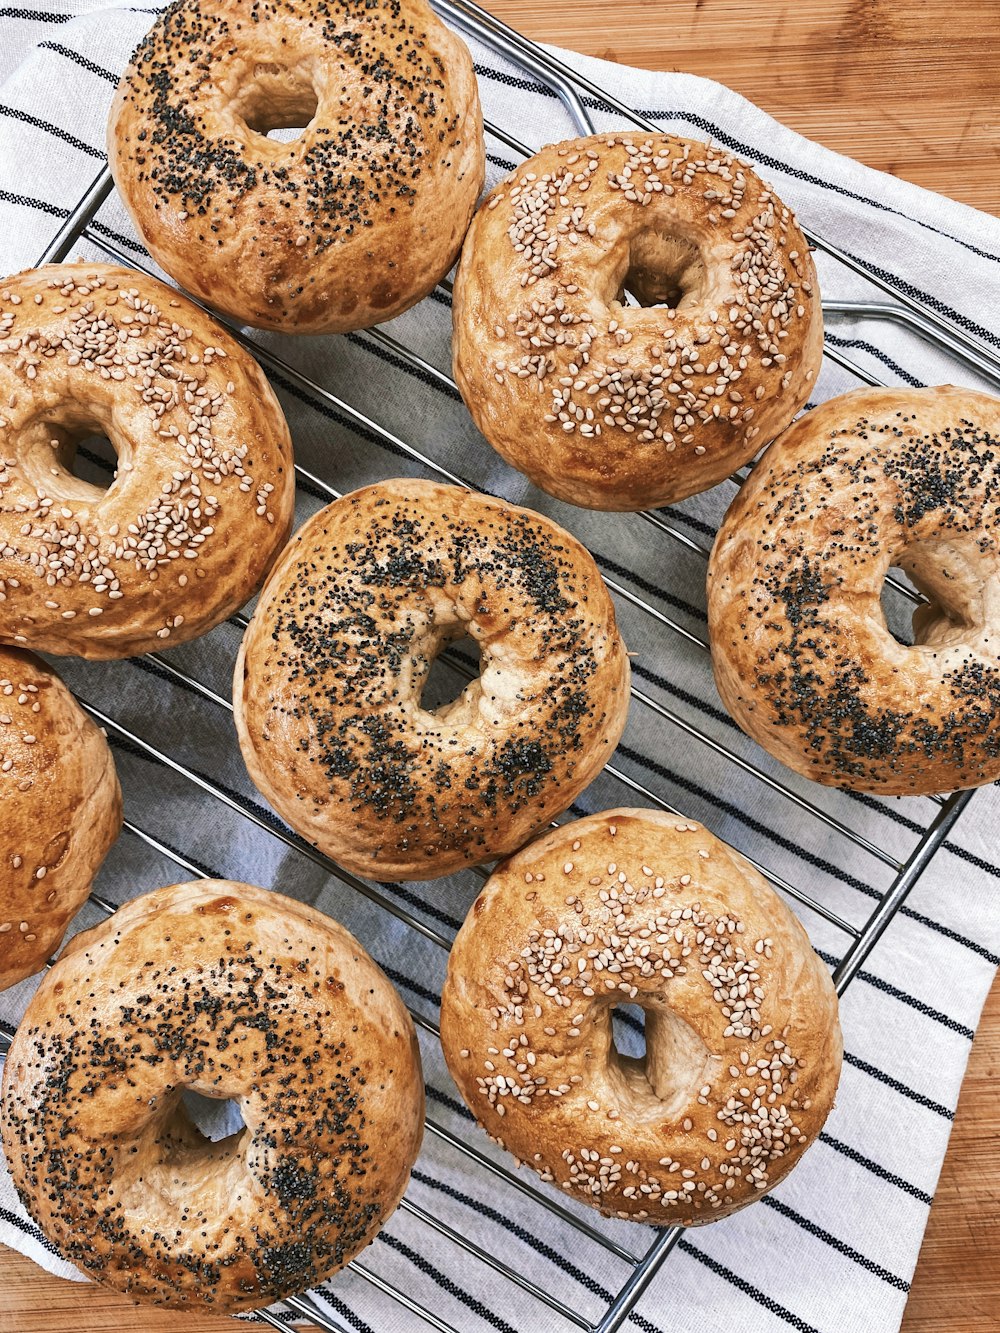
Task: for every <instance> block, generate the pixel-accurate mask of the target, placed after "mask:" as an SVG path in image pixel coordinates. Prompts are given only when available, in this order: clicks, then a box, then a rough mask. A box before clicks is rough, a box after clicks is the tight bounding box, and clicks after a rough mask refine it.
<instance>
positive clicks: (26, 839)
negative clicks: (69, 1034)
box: [0, 648, 122, 990]
mask: <svg viewBox="0 0 1000 1333" xmlns="http://www.w3.org/2000/svg"><path fill="white" fill-rule="evenodd" d="M121 824H122V794H121V789H120V788H119V786H118V778H117V775H116V773H115V765H114V761H113V759H112V758H111V751H110V749H109V748H108V743H107V741H106V740H105V739H104V736H103V734H102V733H101V732H100V731H99V730H98V728H97V727H96V726H95V725H94V723H93V722H91V720H90V718H89V717H87V715H86V713H84V711H83V709H82V708H81V707H80V705H79V704H78V703H77V702H76V700H75V699H74V698H73V696H72V695H71V694H70V692H69V690H68V689H67V688H66V686H65V685H64V684H63V683H62V681H61V680H60V679H59V677H58V676H57V675H56V674H55V673H54V672H53V671H51V670H50V669H49V668H48V667H47V666H46V665H45V663H44V662H41V661H40V660H39V659H38V658H37V657H35V656H34V655H33V654H32V653H26V652H22V651H20V650H18V649H14V648H0V990H3V989H5V988H6V987H7V986H13V985H14V983H15V982H17V981H23V980H24V978H25V977H29V976H31V974H32V973H33V972H37V971H39V969H40V968H41V967H42V966H43V964H44V963H45V960H46V959H47V958H48V957H49V955H50V954H52V953H53V952H54V951H55V949H56V948H57V947H58V945H59V943H60V941H61V940H62V937H63V935H64V934H65V932H66V927H67V926H68V925H69V923H70V921H71V920H72V919H73V917H74V916H75V915H76V912H77V910H78V908H79V907H80V906H81V904H82V903H84V902H85V901H86V899H87V895H88V894H89V893H90V887H91V884H92V883H93V879H94V876H95V875H96V874H97V871H98V868H99V867H100V865H101V862H102V861H103V860H104V858H105V856H106V855H107V853H108V849H109V848H110V847H111V844H112V843H113V842H114V841H115V839H116V838H117V837H118V833H119V830H120V829H121Z"/></svg>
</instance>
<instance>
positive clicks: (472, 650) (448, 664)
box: [420, 634, 480, 713]
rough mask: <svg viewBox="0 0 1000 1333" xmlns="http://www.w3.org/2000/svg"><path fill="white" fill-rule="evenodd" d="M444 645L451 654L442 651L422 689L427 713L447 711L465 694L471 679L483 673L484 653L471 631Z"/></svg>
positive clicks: (421, 699)
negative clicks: (482, 656) (481, 659)
mask: <svg viewBox="0 0 1000 1333" xmlns="http://www.w3.org/2000/svg"><path fill="white" fill-rule="evenodd" d="M444 647H446V648H447V650H448V657H447V658H445V657H443V655H442V653H438V655H437V656H436V657H435V658H434V660H433V662H432V663H431V666H430V670H429V671H428V673H427V679H426V680H425V681H424V688H423V689H422V690H421V692H420V707H421V708H422V709H423V711H424V712H425V713H443V712H447V710H448V709H449V708H450V707H451V706H452V705H453V704H455V703H457V702H458V700H459V699H460V698H461V697H462V693H463V691H464V690H465V689H466V688H467V686H468V685H469V682H470V681H471V680H475V679H476V677H477V676H478V675H479V670H480V652H479V643H478V641H477V640H476V639H473V638H471V637H470V636H469V635H468V634H467V635H465V636H464V637H463V638H461V639H453V640H452V641H451V642H450V643H449V644H445V645H444Z"/></svg>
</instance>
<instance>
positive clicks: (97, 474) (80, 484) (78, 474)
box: [21, 422, 121, 502]
mask: <svg viewBox="0 0 1000 1333" xmlns="http://www.w3.org/2000/svg"><path fill="white" fill-rule="evenodd" d="M21 464H22V467H23V468H24V473H25V476H26V477H27V479H28V480H29V481H30V482H31V484H32V485H33V486H35V487H36V488H37V489H38V490H39V491H41V492H42V493H44V494H45V495H48V496H50V497H51V498H52V499H53V500H85V501H86V500H89V501H95V502H96V501H98V500H100V499H101V498H103V496H104V495H105V493H106V492H107V491H109V490H110V489H111V487H112V486H113V485H114V482H115V479H116V478H117V476H118V470H119V466H120V464H121V458H120V455H119V449H118V447H117V446H116V445H115V443H114V442H113V441H112V439H111V438H110V437H109V436H108V435H107V434H106V433H105V431H104V429H103V426H102V424H101V423H98V422H80V423H77V422H71V423H68V424H63V423H59V424H57V423H55V422H43V423H41V425H40V426H39V427H37V428H36V429H34V430H33V431H32V433H31V436H30V439H29V441H28V442H27V445H26V447H24V448H23V450H22V454H21Z"/></svg>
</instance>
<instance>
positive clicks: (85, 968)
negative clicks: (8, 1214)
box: [0, 880, 424, 1313]
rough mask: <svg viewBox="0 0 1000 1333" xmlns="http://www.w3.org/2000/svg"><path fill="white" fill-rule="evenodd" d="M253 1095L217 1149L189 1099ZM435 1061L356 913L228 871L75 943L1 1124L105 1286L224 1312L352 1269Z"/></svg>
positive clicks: (399, 1170)
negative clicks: (322, 906) (365, 939)
mask: <svg viewBox="0 0 1000 1333" xmlns="http://www.w3.org/2000/svg"><path fill="white" fill-rule="evenodd" d="M185 1090H190V1091H193V1092H196V1093H199V1094H201V1095H202V1096H204V1097H211V1098H216V1099H220V1100H225V1099H227V1098H228V1099H233V1100H234V1101H236V1102H237V1103H238V1105H239V1109H240V1111H241V1113H242V1117H243V1121H244V1128H243V1129H241V1130H240V1131H238V1132H237V1133H235V1134H232V1135H230V1136H229V1137H227V1138H224V1139H221V1140H219V1141H217V1142H212V1141H210V1140H209V1139H208V1138H207V1137H205V1136H204V1135H203V1134H202V1133H201V1131H200V1130H199V1129H198V1128H197V1127H196V1126H195V1124H194V1123H193V1121H192V1120H191V1119H190V1117H189V1116H188V1113H187V1111H186V1109H185V1107H184V1105H183V1103H182V1101H181V1094H182V1092H183V1091H185ZM423 1106H424V1089H423V1080H422V1075H421V1069H420V1054H419V1050H418V1048H417V1043H416V1036H415V1033H414V1030H413V1024H412V1022H411V1020H410V1017H409V1014H408V1013H407V1012H406V1009H405V1007H404V1006H403V1002H402V1001H401V1000H400V998H399V996H398V995H397V993H396V991H395V990H394V989H393V987H392V985H391V984H390V983H389V981H388V980H387V979H386V977H385V975H384V974H383V973H382V972H381V970H380V969H379V968H378V967H376V965H375V964H374V963H373V962H372V960H371V959H370V958H369V957H368V955H367V954H366V953H365V951H364V950H363V949H362V948H361V946H360V945H359V944H358V942H357V940H355V939H353V938H352V936H351V935H349V934H348V933H347V931H346V930H344V929H343V928H342V927H341V926H339V925H338V924H337V923H336V922H335V921H331V920H330V919H329V918H328V917H325V916H323V915H322V913H320V912H317V911H315V910H313V909H312V908H310V907H306V906H304V905H303V904H302V903H300V902H296V901H293V900H292V899H290V898H285V897H283V896H282V895H280V894H277V893H269V892H267V890H265V889H257V888H252V887H250V886H249V885H246V884H234V883H231V882H230V881H229V880H203V881H201V882H200V883H197V884H175V885H173V886H171V887H170V888H166V889H158V890H156V891H155V892H153V893H148V894H145V895H144V896H142V897H140V898H136V899H134V900H133V901H131V902H129V903H127V904H126V905H125V906H124V907H121V908H119V909H118V911H117V912H116V913H115V915H114V917H112V918H111V919H109V920H108V921H106V922H103V923H102V924H101V925H100V926H97V927H95V929H93V930H89V931H86V932H84V933H83V934H82V935H77V936H75V937H74V939H73V940H72V941H71V942H70V944H69V945H68V946H67V949H66V950H65V952H64V953H63V955H62V957H61V958H60V959H59V961H58V962H57V963H56V964H55V966H54V967H53V968H52V970H51V971H50V972H49V973H48V975H47V976H46V977H45V978H44V979H43V981H42V984H41V985H40V987H39V989H38V991H37V993H36V994H35V996H34V998H33V999H32V1001H31V1003H30V1005H29V1006H28V1010H27V1013H26V1014H25V1016H24V1018H23V1020H22V1022H21V1025H20V1027H19V1028H18V1030H17V1034H16V1036H15V1038H14V1042H13V1045H12V1046H11V1049H10V1053H9V1054H8V1056H7V1061H6V1068H5V1070H4V1079H3V1099H2V1104H0V1131H2V1135H3V1144H4V1149H5V1151H6V1154H7V1160H8V1162H9V1164H10V1171H11V1176H12V1178H13V1181H14V1184H15V1186H16V1188H17V1192H18V1195H19V1196H20V1198H21V1201H22V1203H23V1204H24V1206H25V1208H26V1209H27V1210H28V1212H29V1213H30V1214H31V1216H32V1217H33V1218H34V1219H35V1221H36V1222H37V1223H38V1225H39V1226H40V1227H41V1229H42V1231H43V1232H44V1233H45V1235H46V1236H47V1237H48V1238H49V1240H50V1241H52V1243H53V1244H54V1245H56V1246H57V1247H58V1248H59V1251H60V1253H62V1254H63V1255H64V1256H65V1257H66V1258H67V1259H69V1260H71V1261H72V1262H73V1263H75V1264H78V1265H79V1266H80V1267H81V1268H82V1269H83V1270H84V1271H85V1272H86V1273H88V1274H89V1275H90V1276H91V1277H93V1278H94V1279H96V1280H97V1281H99V1282H102V1283H104V1284H105V1285H106V1286H109V1287H114V1288H116V1289H117V1290H119V1291H124V1292H127V1293H128V1295H130V1296H132V1297H133V1298H135V1299H136V1300H149V1301H153V1302H157V1303H162V1304H168V1305H184V1306H187V1307H189V1308H198V1307H204V1308H209V1307H210V1308H211V1309H213V1310H215V1311H218V1312H219V1313H232V1312H235V1311H238V1310H249V1309H253V1308H254V1307H256V1306H262V1305H268V1304H269V1303H270V1302H271V1301H274V1300H279V1299H281V1298H282V1297H284V1296H289V1295H293V1294H294V1293H296V1292H300V1291H304V1290H305V1289H306V1288H308V1287H311V1286H314V1285H316V1284H317V1283H320V1282H322V1281H324V1280H325V1279H326V1278H328V1277H329V1276H330V1275H331V1274H332V1273H335V1272H337V1270H338V1269H340V1268H342V1267H343V1265H344V1264H346V1263H347V1262H349V1260H350V1259H351V1258H352V1257H353V1256H354V1255H356V1254H357V1253H358V1251H359V1250H361V1249H362V1248H363V1247H364V1246H365V1245H367V1244H368V1243H369V1241H371V1240H372V1239H373V1238H374V1236H375V1234H376V1232H377V1231H378V1230H379V1228H380V1227H381V1225H382V1223H383V1222H384V1221H385V1219H386V1218H387V1217H388V1216H389V1214H390V1213H391V1212H392V1211H393V1209H394V1208H395V1207H396V1205H397V1204H398V1202H399V1200H400V1198H401V1197H402V1194H403V1191H404V1189H405V1188H406V1184H407V1181H408V1179H409V1175H410V1168H411V1166H412V1164H413V1161H414V1159H415V1157H416V1155H417V1150H418V1148H419V1146H420V1138H421V1133H422V1130H423Z"/></svg>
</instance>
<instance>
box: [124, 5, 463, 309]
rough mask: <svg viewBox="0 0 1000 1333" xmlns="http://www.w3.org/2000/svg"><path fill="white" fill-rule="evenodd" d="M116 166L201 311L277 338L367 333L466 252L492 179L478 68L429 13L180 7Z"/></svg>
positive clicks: (146, 75) (150, 42)
mask: <svg viewBox="0 0 1000 1333" xmlns="http://www.w3.org/2000/svg"><path fill="white" fill-rule="evenodd" d="M301 125H304V126H305V129H303V131H302V133H301V135H300V136H299V137H298V138H297V139H295V140H294V141H293V142H291V143H284V142H281V141H279V140H276V139H269V138H268V137H267V132H268V130H269V129H280V128H285V127H292V126H301ZM108 158H109V160H110V162H111V170H112V173H113V174H114V178H115V183H116V184H117V186H118V189H119V192H120V193H121V196H122V199H123V200H124V201H125V205H126V207H127V208H128V210H129V212H130V213H131V215H132V219H133V221H134V222H135V225H136V227H137V228H138V229H139V232H140V234H141V235H142V238H143V240H144V241H145V243H146V245H147V246H148V248H149V252H150V254H152V255H153V257H154V258H155V259H156V261H157V262H158V263H159V264H160V265H162V267H163V268H164V269H165V270H166V271H167V272H168V273H169V274H170V275H171V276H172V277H174V278H176V279H177V281H178V282H179V283H181V285H182V286H184V287H186V288H187V289H188V291H190V292H193V293H194V295H196V296H198V297H199V298H200V299H201V300H203V301H206V302H207V303H208V304H209V305H211V306H214V307H215V308H217V309H219V310H223V311H225V312H226V314H228V315H231V316H232V317H233V318H234V319H237V320H239V321H240V322H241V323H247V324H254V325H256V326H257V327H258V328H264V329H277V330H279V331H281V332H284V333H342V332H345V331H346V330H348V329H357V328H365V327H367V326H368V325H370V324H376V323H379V322H381V321H383V320H387V319H392V318H393V317H394V316H395V315H398V314H400V313H401V312H402V311H404V310H406V309H408V307H409V306H411V305H413V304H414V302H416V301H419V300H420V298H421V297H422V296H426V294H427V293H428V292H429V291H430V290H431V288H432V287H433V286H434V284H435V283H436V282H437V281H438V280H439V279H440V278H442V277H443V276H444V275H445V274H446V273H447V272H448V270H449V269H450V268H451V266H452V264H453V263H454V262H455V259H456V258H457V256H458V251H459V248H460V246H461V244H462V237H463V236H464V235H465V231H466V228H467V227H468V225H469V219H470V218H471V216H472V213H473V210H474V209H475V206H476V200H477V198H478V196H479V191H480V189H481V188H482V184H483V172H484V166H485V156H484V148H483V126H482V113H481V111H480V107H479V94H478V90H477V87H476V79H475V75H474V73H473V69H472V58H471V56H470V55H469V52H468V49H467V48H466V46H465V44H464V43H463V42H462V41H461V40H460V39H459V38H458V37H456V36H455V35H454V34H453V33H452V32H449V30H448V29H447V28H446V27H445V26H444V25H443V24H442V23H440V22H439V20H438V19H437V18H436V17H435V16H434V14H433V13H432V11H431V9H430V8H429V6H428V5H427V4H425V3H424V0H365V3H364V4H347V3H341V4H338V5H334V6H332V7H331V6H330V5H317V4H316V3H315V0H281V2H280V3H271V2H270V0H265V2H264V3H263V4H259V3H257V0H254V2H253V3H250V0H177V3H175V4H173V5H171V6H170V8H169V9H166V10H164V12H163V13H162V15H161V16H160V17H159V18H158V19H157V21H156V23H155V24H154V26H153V28H152V30H151V32H150V33H149V35H148V36H147V37H146V38H145V39H144V40H143V41H142V43H141V44H140V46H139V48H138V50H137V51H136V52H135V54H134V56H133V57H132V62H131V64H130V65H129V67H128V69H127V70H126V71H125V74H124V75H123V77H122V80H121V83H120V84H119V86H118V91H117V94H116V96H115V100H114V104H113V106H112V108H111V116H110V120H109V124H108Z"/></svg>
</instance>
